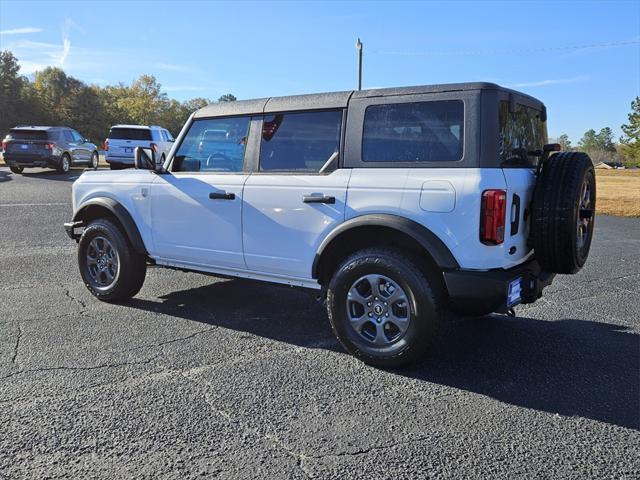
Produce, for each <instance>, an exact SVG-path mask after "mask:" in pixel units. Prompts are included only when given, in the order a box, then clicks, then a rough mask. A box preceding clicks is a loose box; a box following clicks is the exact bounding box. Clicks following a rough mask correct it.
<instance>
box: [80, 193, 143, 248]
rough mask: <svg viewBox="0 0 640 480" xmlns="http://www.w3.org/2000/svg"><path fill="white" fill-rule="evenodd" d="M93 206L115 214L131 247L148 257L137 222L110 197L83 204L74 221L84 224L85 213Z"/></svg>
mask: <svg viewBox="0 0 640 480" xmlns="http://www.w3.org/2000/svg"><path fill="white" fill-rule="evenodd" d="M91 206H96V207H101V208H105V209H106V210H108V211H109V212H111V213H112V214H113V216H114V217H116V218H117V219H118V221H119V222H120V225H122V228H124V231H125V234H126V235H127V237H128V238H129V240H130V241H131V245H133V248H134V249H135V251H136V252H137V253H140V254H142V255H148V254H149V253H148V252H147V248H146V247H145V245H144V242H143V241H142V236H141V235H140V231H139V230H138V227H137V226H136V222H134V220H133V217H132V216H131V214H130V213H129V211H128V210H127V209H126V208H125V207H124V206H122V204H120V203H119V202H117V201H116V200H114V199H113V198H109V197H97V198H92V199H91V200H89V201H88V202H86V203H83V204H82V206H81V207H80V208H79V209H78V211H77V212H76V213H75V215H74V216H73V221H74V222H78V221H82V222H83V223H84V220H85V219H84V213H85V212H86V211H87V209H88V208H89V207H91Z"/></svg>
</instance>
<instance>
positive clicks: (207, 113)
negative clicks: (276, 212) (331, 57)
mask: <svg viewBox="0 0 640 480" xmlns="http://www.w3.org/2000/svg"><path fill="white" fill-rule="evenodd" d="M470 90H500V91H504V92H507V93H513V94H516V95H518V96H521V97H525V98H528V99H529V100H531V101H533V102H535V103H537V104H540V107H542V105H543V104H542V102H541V101H540V100H538V99H536V98H534V97H531V96H530V95H527V94H524V93H521V92H518V91H515V90H511V89H509V88H505V87H501V86H500V85H497V84H495V83H488V82H468V83H446V84H440V85H418V86H413V87H392V88H372V89H368V90H347V91H344V92H328V93H312V94H307V95H291V96H287V97H268V98H259V99H255V100H237V101H235V102H219V103H212V104H211V105H207V106H206V107H204V108H201V109H200V110H198V111H196V112H195V115H194V118H205V117H224V116H231V115H249V114H256V113H272V112H285V111H295V110H313V109H331V108H345V107H346V106H347V103H348V102H349V100H350V99H351V98H368V97H385V96H389V97H390V96H395V95H412V94H422V93H443V92H461V91H470Z"/></svg>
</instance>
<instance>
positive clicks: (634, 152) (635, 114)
mask: <svg viewBox="0 0 640 480" xmlns="http://www.w3.org/2000/svg"><path fill="white" fill-rule="evenodd" d="M628 117H629V123H625V124H624V125H622V126H621V127H620V128H622V132H623V133H624V135H623V136H622V138H620V143H622V154H623V155H624V158H625V160H630V161H633V162H640V97H636V98H635V100H633V101H632V102H631V113H629V115H628Z"/></svg>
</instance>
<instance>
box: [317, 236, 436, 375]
mask: <svg viewBox="0 0 640 480" xmlns="http://www.w3.org/2000/svg"><path fill="white" fill-rule="evenodd" d="M417 265H418V264H417V262H415V261H414V260H413V259H412V258H411V257H408V256H405V255H403V254H402V253H400V252H398V251H397V250H394V249H388V248H370V249H365V250H361V251H358V252H356V253H354V254H353V255H351V256H349V257H348V258H347V259H346V260H344V261H343V262H342V263H341V265H340V266H339V267H338V269H337V270H336V272H335V274H334V275H333V278H332V279H331V281H330V283H329V286H328V291H327V312H328V315H329V320H330V322H331V327H332V329H333V332H334V334H335V335H336V337H337V338H338V340H339V341H340V343H341V344H342V346H343V347H344V348H345V349H346V350H347V351H348V352H349V353H351V354H352V355H354V356H355V357H356V358H358V359H360V360H362V361H363V362H365V363H367V364H370V365H374V366H377V367H382V368H396V367H400V366H403V365H407V364H409V363H412V362H415V361H417V360H418V359H420V358H421V357H422V356H424V355H425V354H426V353H428V351H429V346H430V344H431V342H432V341H433V340H434V338H435V337H436V334H437V332H438V328H439V325H440V323H441V321H442V318H443V315H444V311H445V307H444V296H443V295H442V291H443V287H442V286H441V285H440V284H441V283H442V282H441V280H439V279H438V276H437V275H435V274H433V273H432V272H429V273H427V272H424V271H422V270H421V269H420V268H419V267H418V266H417ZM370 274H375V275H383V276H385V277H388V278H389V279H391V280H392V281H393V282H395V283H397V285H399V286H400V287H401V288H402V289H403V290H404V293H406V297H407V300H408V302H407V303H408V305H409V321H410V323H409V326H408V328H407V330H406V332H405V333H404V334H403V336H402V337H401V338H399V339H398V340H397V341H395V343H393V344H392V345H390V346H389V347H378V346H376V345H373V343H371V342H368V341H367V340H365V339H364V338H362V336H361V335H359V334H358V333H357V332H356V330H355V329H354V328H353V327H352V326H351V324H350V321H351V320H350V318H349V314H348V312H347V310H348V303H347V302H348V300H347V299H348V293H349V290H350V289H351V288H352V286H353V285H354V282H356V283H357V282H358V279H359V278H361V277H363V276H366V275H370ZM372 323H373V322H372ZM373 325H374V327H375V323H373Z"/></svg>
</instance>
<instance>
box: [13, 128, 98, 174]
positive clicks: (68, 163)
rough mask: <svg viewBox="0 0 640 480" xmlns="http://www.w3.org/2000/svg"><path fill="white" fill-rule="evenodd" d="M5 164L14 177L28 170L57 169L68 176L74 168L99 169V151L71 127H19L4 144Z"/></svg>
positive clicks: (14, 129)
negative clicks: (35, 168)
mask: <svg viewBox="0 0 640 480" xmlns="http://www.w3.org/2000/svg"><path fill="white" fill-rule="evenodd" d="M2 152H3V155H4V162H5V163H6V164H7V165H8V166H9V168H10V169H11V171H12V172H13V173H22V171H23V170H24V169H25V167H47V168H55V169H56V170H58V171H59V172H61V173H66V172H68V171H69V168H71V167H72V166H74V165H87V166H89V167H91V168H98V149H97V147H96V146H95V145H94V144H93V143H91V142H90V141H89V140H87V139H86V138H84V136H82V135H80V134H79V133H78V132H77V131H75V130H73V129H72V128H68V127H33V126H18V127H15V128H12V129H11V130H10V131H9V133H8V134H7V136H6V137H5V138H4V140H3V141H2Z"/></svg>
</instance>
